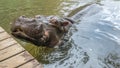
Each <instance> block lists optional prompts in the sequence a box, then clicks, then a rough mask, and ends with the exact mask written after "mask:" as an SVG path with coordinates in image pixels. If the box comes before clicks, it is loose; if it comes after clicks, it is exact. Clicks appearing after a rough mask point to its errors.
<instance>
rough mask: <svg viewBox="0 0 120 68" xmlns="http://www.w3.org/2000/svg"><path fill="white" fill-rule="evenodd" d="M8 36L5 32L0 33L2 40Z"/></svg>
mask: <svg viewBox="0 0 120 68" xmlns="http://www.w3.org/2000/svg"><path fill="white" fill-rule="evenodd" d="M9 37H10V35H9V34H8V33H7V32H3V33H0V40H4V39H6V38H9Z"/></svg>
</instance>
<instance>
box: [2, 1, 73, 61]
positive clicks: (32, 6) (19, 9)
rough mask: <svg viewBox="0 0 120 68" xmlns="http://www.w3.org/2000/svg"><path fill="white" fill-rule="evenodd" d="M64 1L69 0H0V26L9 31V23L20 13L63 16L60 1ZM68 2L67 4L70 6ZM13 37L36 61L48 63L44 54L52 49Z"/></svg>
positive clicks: (29, 15)
mask: <svg viewBox="0 0 120 68" xmlns="http://www.w3.org/2000/svg"><path fill="white" fill-rule="evenodd" d="M66 1H69V0H0V26H1V27H3V28H4V29H5V30H6V31H7V32H8V33H10V27H11V25H10V24H11V23H12V22H13V21H14V20H15V19H16V18H18V17H19V16H21V15H26V16H28V17H34V16H35V15H39V14H40V15H59V16H63V13H62V12H60V10H61V9H62V8H63V5H61V3H62V2H66ZM70 4H71V3H70ZM70 4H68V5H67V6H70ZM65 11H66V10H65ZM15 39H16V40H17V41H18V42H19V43H20V44H21V45H22V46H23V47H24V48H25V49H26V50H28V51H29V52H30V53H31V54H32V55H33V56H34V57H35V58H37V59H38V61H40V62H42V63H49V62H46V61H44V59H45V55H48V54H49V53H50V52H52V51H53V50H54V49H52V48H46V47H36V46H34V45H33V44H31V43H29V42H26V41H23V40H19V39H17V38H15Z"/></svg>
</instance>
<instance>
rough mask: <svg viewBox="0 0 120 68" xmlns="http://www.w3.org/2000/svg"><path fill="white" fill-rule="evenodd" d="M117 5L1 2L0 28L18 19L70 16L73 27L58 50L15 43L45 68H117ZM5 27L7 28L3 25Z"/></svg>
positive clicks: (86, 0) (104, 1)
mask: <svg viewBox="0 0 120 68" xmlns="http://www.w3.org/2000/svg"><path fill="white" fill-rule="evenodd" d="M119 3H120V1H113V0H44V1H42V0H39V1H38V0H24V1H23V0H13V1H9V0H7V1H5V0H0V15H1V16H0V19H1V22H0V26H2V27H4V28H5V29H6V30H7V31H8V32H10V29H8V28H10V25H9V22H10V21H13V19H15V18H17V17H18V16H20V15H27V16H35V15H37V14H43V15H60V16H69V17H70V16H71V18H72V19H74V20H75V21H76V24H74V25H73V27H72V28H71V29H70V31H69V32H68V34H67V35H66V36H65V39H64V42H65V43H64V45H63V46H60V47H59V48H47V47H36V46H34V45H33V44H30V43H26V42H24V41H21V40H18V41H19V42H20V43H21V44H22V45H23V47H25V48H26V50H28V51H29V52H30V53H31V54H32V55H33V56H34V57H35V58H36V59H37V60H38V61H39V62H40V63H43V64H44V68H96V67H97V68H120V54H119V53H120V7H119V6H120V5H119ZM6 24H7V25H6Z"/></svg>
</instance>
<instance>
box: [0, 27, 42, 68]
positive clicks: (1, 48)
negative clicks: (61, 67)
mask: <svg viewBox="0 0 120 68" xmlns="http://www.w3.org/2000/svg"><path fill="white" fill-rule="evenodd" d="M0 68H43V66H42V65H41V64H40V63H39V62H38V61H37V60H36V59H35V58H34V57H32V55H30V54H29V53H28V52H27V51H26V50H25V49H24V48H23V47H22V46H21V45H20V44H18V43H17V42H16V41H15V40H14V39H13V38H12V37H11V36H10V35H9V34H8V33H7V32H5V30H4V29H2V28H1V27H0Z"/></svg>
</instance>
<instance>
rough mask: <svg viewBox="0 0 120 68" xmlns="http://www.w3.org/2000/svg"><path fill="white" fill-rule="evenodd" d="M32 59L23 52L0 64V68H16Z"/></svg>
mask: <svg viewBox="0 0 120 68" xmlns="http://www.w3.org/2000/svg"><path fill="white" fill-rule="evenodd" d="M32 59H34V58H33V57H32V56H31V55H30V54H29V53H28V52H27V51H25V52H22V53H20V54H18V55H16V56H14V57H12V58H10V59H8V60H5V61H3V62H0V68H16V67H18V66H19V65H21V64H24V63H26V62H28V61H30V60H31V61H32ZM28 67H30V66H28ZM28 67H27V68H28Z"/></svg>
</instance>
